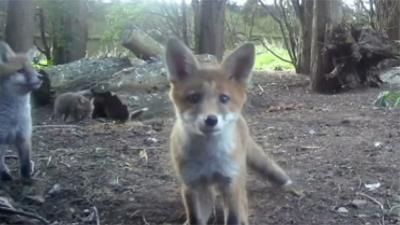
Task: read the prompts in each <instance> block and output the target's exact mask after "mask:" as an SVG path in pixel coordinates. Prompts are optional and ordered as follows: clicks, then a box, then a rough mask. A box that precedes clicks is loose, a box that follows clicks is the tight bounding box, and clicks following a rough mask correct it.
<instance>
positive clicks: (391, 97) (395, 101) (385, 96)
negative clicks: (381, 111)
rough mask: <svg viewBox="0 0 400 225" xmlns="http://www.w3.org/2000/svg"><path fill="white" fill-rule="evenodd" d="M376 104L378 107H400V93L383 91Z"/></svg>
mask: <svg viewBox="0 0 400 225" xmlns="http://www.w3.org/2000/svg"><path fill="white" fill-rule="evenodd" d="M374 104H375V106H377V107H390V108H397V107H399V106H400V91H382V92H381V93H379V95H378V98H377V99H376V100H375V103H374Z"/></svg>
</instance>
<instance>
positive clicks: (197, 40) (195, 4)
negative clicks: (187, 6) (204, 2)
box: [192, 0, 200, 51]
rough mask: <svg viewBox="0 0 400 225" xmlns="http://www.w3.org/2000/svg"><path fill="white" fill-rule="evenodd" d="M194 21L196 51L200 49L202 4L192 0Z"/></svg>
mask: <svg viewBox="0 0 400 225" xmlns="http://www.w3.org/2000/svg"><path fill="white" fill-rule="evenodd" d="M192 9H193V20H194V35H193V36H194V49H196V51H197V50H198V49H199V44H200V2H199V0H192Z"/></svg>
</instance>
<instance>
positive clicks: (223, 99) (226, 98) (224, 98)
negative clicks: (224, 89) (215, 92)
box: [219, 94, 231, 104]
mask: <svg viewBox="0 0 400 225" xmlns="http://www.w3.org/2000/svg"><path fill="white" fill-rule="evenodd" d="M230 99H231V98H230V97H229V96H228V95H225V94H222V95H220V96H219V100H220V101H221V103H223V104H225V103H228V102H229V100H230Z"/></svg>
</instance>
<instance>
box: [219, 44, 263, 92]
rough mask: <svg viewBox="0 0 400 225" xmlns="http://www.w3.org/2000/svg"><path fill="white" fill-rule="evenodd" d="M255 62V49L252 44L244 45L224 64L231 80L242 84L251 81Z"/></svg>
mask: <svg viewBox="0 0 400 225" xmlns="http://www.w3.org/2000/svg"><path fill="white" fill-rule="evenodd" d="M254 60H255V47H254V45H253V44H251V43H246V44H243V45H242V46H240V47H238V48H237V49H236V50H235V51H233V53H231V54H230V55H229V56H228V57H227V58H226V59H225V60H224V62H223V63H222V66H223V68H224V69H225V70H226V71H227V72H228V73H229V75H230V78H231V79H234V80H236V81H237V82H240V83H243V84H245V83H247V81H249V80H250V76H251V71H252V69H253V65H254Z"/></svg>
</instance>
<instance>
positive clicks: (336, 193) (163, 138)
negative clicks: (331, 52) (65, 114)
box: [0, 75, 400, 225]
mask: <svg viewBox="0 0 400 225" xmlns="http://www.w3.org/2000/svg"><path fill="white" fill-rule="evenodd" d="M260 76H261V75H260ZM267 77H268V76H265V77H259V78H258V79H257V85H255V88H253V89H252V91H251V95H250V100H249V102H248V103H249V104H248V107H247V109H246V118H247V120H248V122H249V125H250V127H251V130H252V133H253V136H254V137H255V139H256V140H257V141H258V142H259V143H260V144H261V145H262V146H264V148H265V149H266V150H268V151H269V152H270V154H272V155H273V156H274V158H275V159H276V160H277V161H278V162H279V163H280V164H281V165H282V166H283V167H284V168H286V169H287V170H288V172H289V174H290V175H291V176H292V177H293V178H294V179H295V181H296V182H297V183H298V186H299V187H301V188H302V189H303V190H304V192H305V197H303V198H299V197H296V196H293V195H290V194H288V193H283V192H281V191H279V190H274V189H273V188H272V187H270V185H269V184H268V182H267V181H263V180H260V179H258V177H256V176H255V175H254V174H251V175H250V176H249V182H248V191H249V203H250V214H251V216H250V222H251V224H276V225H289V224H296V225H325V224H327V225H328V224H329V225H336V224H346V225H347V224H363V225H366V224H382V223H384V224H386V225H388V224H400V220H399V218H400V217H399V216H400V208H396V206H398V205H400V180H399V175H400V166H399V163H398V162H399V161H400V153H399V152H398V151H399V149H398V146H400V123H399V118H400V111H399V110H389V109H384V110H382V109H376V108H374V107H373V101H374V100H375V98H376V96H377V94H378V93H379V91H380V90H379V89H364V90H357V91H351V92H347V93H343V94H338V95H317V94H310V93H308V91H307V86H306V85H303V84H300V83H296V82H291V84H289V85H288V83H287V82H285V83H281V82H276V81H271V80H269V79H268V78H267ZM289 83H290V82H289ZM50 112H51V110H50V109H39V110H36V111H35V124H36V125H37V126H36V127H35V130H34V136H33V146H34V153H35V154H34V160H35V161H36V169H37V172H36V178H37V181H36V182H35V184H34V185H32V186H22V185H21V184H20V183H19V181H18V179H16V180H15V181H13V182H10V183H7V184H5V185H3V187H2V189H1V192H0V196H4V195H5V196H8V198H12V199H13V202H12V203H13V204H14V206H16V207H18V208H21V209H25V210H27V211H31V212H35V213H37V214H39V215H41V216H43V217H45V218H47V219H48V220H49V221H51V222H54V221H58V223H57V224H96V221H95V218H96V216H94V213H93V212H94V210H93V207H94V206H95V207H96V208H97V210H98V214H99V218H100V221H101V224H102V225H105V224H112V225H119V224H121V225H122V224H125V225H128V224H179V223H182V222H183V220H184V217H183V210H182V209H183V208H182V205H181V203H180V197H179V191H178V184H177V182H176V179H175V177H174V173H173V172H172V167H171V164H170V160H169V151H168V147H167V142H168V136H169V132H170V129H171V126H172V123H173V119H172V118H168V119H156V120H151V121H142V122H130V123H127V124H113V123H111V122H109V123H104V122H99V121H95V120H92V121H87V122H84V123H80V124H75V125H73V126H71V125H69V126H47V125H48V124H54V121H51V120H50V119H49V115H50ZM10 154H11V155H14V154H15V153H14V152H10ZM7 162H8V164H9V165H12V166H11V167H12V168H13V173H14V174H15V176H16V177H18V175H17V170H16V169H17V162H18V161H17V160H16V159H15V158H14V157H9V158H7ZM377 183H379V184H381V186H380V187H378V188H376V189H374V187H373V185H372V187H371V186H368V185H370V184H377ZM354 200H361V201H354ZM391 208H392V209H391ZM390 209H391V210H390ZM0 224H39V223H38V222H37V221H35V220H29V221H27V220H26V219H24V218H23V217H16V216H4V215H2V214H0Z"/></svg>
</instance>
